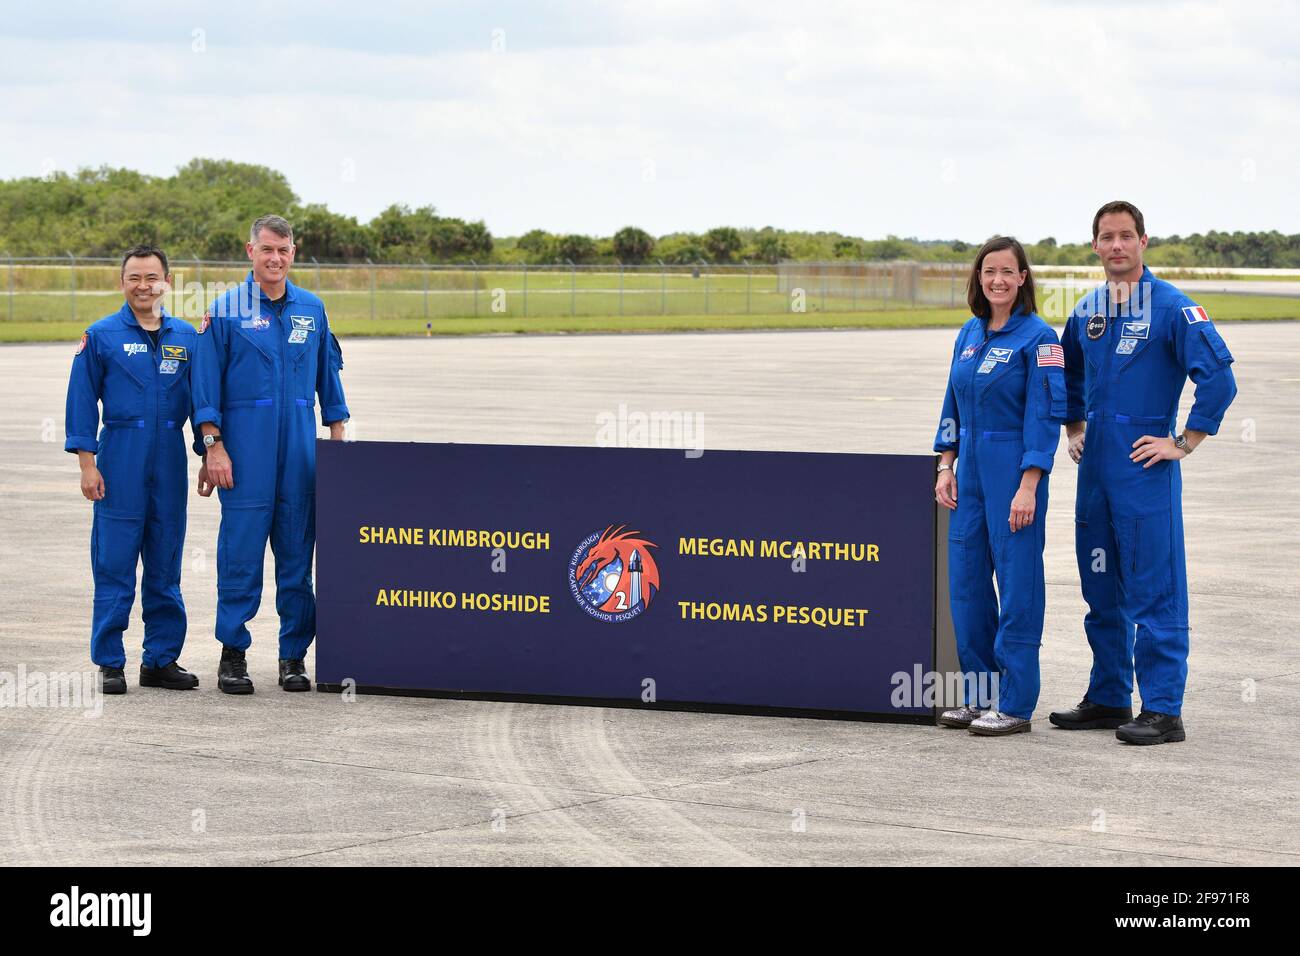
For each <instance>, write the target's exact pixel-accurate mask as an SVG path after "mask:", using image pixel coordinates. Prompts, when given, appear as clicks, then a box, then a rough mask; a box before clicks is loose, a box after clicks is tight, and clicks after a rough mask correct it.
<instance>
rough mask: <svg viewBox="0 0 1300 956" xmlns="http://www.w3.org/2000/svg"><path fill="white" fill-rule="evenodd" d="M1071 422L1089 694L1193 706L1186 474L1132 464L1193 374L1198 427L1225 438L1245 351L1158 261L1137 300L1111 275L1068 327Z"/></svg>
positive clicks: (1106, 699)
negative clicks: (1076, 435) (1078, 433)
mask: <svg viewBox="0 0 1300 956" xmlns="http://www.w3.org/2000/svg"><path fill="white" fill-rule="evenodd" d="M1063 345H1064V348H1065V363H1066V384H1067V388H1068V398H1069V408H1068V410H1067V418H1066V420H1067V421H1070V422H1077V421H1084V420H1085V419H1086V420H1087V423H1088V424H1087V432H1086V435H1085V440H1084V449H1083V457H1082V459H1081V460H1080V462H1079V490H1078V497H1077V499H1076V502H1075V551H1076V556H1077V558H1078V562H1079V579H1080V582H1081V585H1082V588H1083V597H1084V600H1085V601H1086V602H1087V603H1088V608H1089V611H1088V614H1087V615H1086V616H1085V617H1084V620H1083V626H1084V630H1085V631H1086V632H1087V635H1088V643H1089V644H1091V645H1092V659H1093V665H1092V676H1091V680H1090V682H1089V684H1088V694H1087V698H1088V700H1089V701H1091V702H1092V703H1094V704H1101V705H1103V706H1106V707H1129V706H1131V705H1132V700H1133V672H1134V667H1135V665H1136V670H1137V679H1138V689H1139V692H1140V693H1141V695H1142V708H1143V709H1144V710H1150V711H1155V712H1156V713H1160V714H1172V715H1180V714H1181V713H1182V706H1183V690H1184V687H1185V685H1186V683H1187V561H1186V557H1185V554H1184V546H1183V507H1182V477H1181V469H1180V468H1179V464H1178V462H1176V461H1161V462H1158V463H1156V464H1154V465H1152V466H1151V467H1150V468H1143V467H1142V466H1143V464H1144V463H1145V462H1133V461H1131V460H1130V459H1129V455H1131V454H1132V453H1133V443H1134V442H1135V441H1137V440H1138V439H1139V438H1141V437H1142V436H1143V435H1154V436H1156V437H1167V436H1168V435H1170V434H1171V433H1172V431H1173V428H1174V426H1175V424H1176V422H1175V418H1176V417H1177V415H1178V400H1179V397H1180V396H1181V395H1182V391H1183V386H1184V384H1185V383H1186V381H1187V379H1188V378H1189V377H1190V378H1191V380H1192V381H1193V382H1194V383H1196V401H1195V403H1194V404H1193V406H1192V410H1191V413H1190V414H1189V415H1188V417H1187V425H1186V427H1187V428H1191V429H1195V430H1197V431H1203V432H1207V433H1209V434H1211V435H1213V434H1214V433H1215V432H1217V431H1218V430H1219V423H1220V422H1222V421H1223V415H1224V413H1225V412H1226V411H1227V410H1228V406H1229V405H1230V404H1232V399H1233V398H1234V397H1235V396H1236V394H1237V384H1236V380H1235V378H1234V377H1233V374H1232V369H1231V367H1230V366H1231V365H1232V353H1230V352H1229V351H1228V347H1227V346H1226V345H1225V344H1224V343H1223V339H1222V338H1220V337H1219V333H1218V332H1217V331H1216V330H1215V328H1214V323H1213V322H1212V321H1210V319H1209V317H1208V316H1207V315H1206V313H1205V311H1204V310H1203V309H1201V308H1200V307H1199V306H1197V305H1196V303H1195V302H1193V301H1192V300H1191V299H1189V298H1188V297H1187V296H1186V295H1184V294H1183V293H1182V292H1180V291H1179V290H1178V289H1176V288H1175V287H1174V286H1172V285H1170V284H1169V283H1168V282H1164V281H1162V280H1160V279H1157V278H1156V277H1155V276H1153V275H1152V274H1151V270H1150V269H1146V268H1144V269H1143V270H1142V278H1141V279H1140V280H1139V282H1138V283H1137V284H1136V285H1135V286H1134V289H1133V293H1132V296H1131V297H1130V299H1129V301H1128V302H1126V303H1114V302H1112V301H1111V298H1110V292H1109V286H1108V285H1105V284H1103V285H1102V286H1100V287H1098V288H1097V289H1095V290H1093V291H1092V292H1090V293H1089V294H1088V295H1086V296H1085V297H1084V298H1083V299H1082V300H1080V302H1079V304H1078V305H1077V306H1075V309H1074V312H1073V313H1072V314H1071V315H1070V318H1069V321H1067V322H1066V325H1065V335H1064V341H1063Z"/></svg>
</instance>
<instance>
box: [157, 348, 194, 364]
mask: <svg viewBox="0 0 1300 956" xmlns="http://www.w3.org/2000/svg"><path fill="white" fill-rule="evenodd" d="M162 353H163V358H169V359H175V360H176V361H178V362H188V361H189V360H190V350H189V349H187V348H186V347H185V346H183V345H164V346H163V347H162Z"/></svg>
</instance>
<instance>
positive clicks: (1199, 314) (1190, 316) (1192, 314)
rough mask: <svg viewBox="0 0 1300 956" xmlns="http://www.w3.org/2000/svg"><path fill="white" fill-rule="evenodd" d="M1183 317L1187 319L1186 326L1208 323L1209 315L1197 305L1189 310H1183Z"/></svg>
mask: <svg viewBox="0 0 1300 956" xmlns="http://www.w3.org/2000/svg"><path fill="white" fill-rule="evenodd" d="M1183 317H1184V318H1186V319H1187V324H1188V325H1195V324H1196V323H1197V322H1208V321H1210V317H1209V315H1207V314H1206V312H1205V310H1204V309H1203V308H1201V307H1200V306H1199V305H1193V306H1191V307H1190V308H1186V309H1183Z"/></svg>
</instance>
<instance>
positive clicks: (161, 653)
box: [63, 246, 199, 694]
mask: <svg viewBox="0 0 1300 956" xmlns="http://www.w3.org/2000/svg"><path fill="white" fill-rule="evenodd" d="M170 281H171V275H170V274H169V272H168V269H167V256H166V254H165V253H163V251H162V250H161V249H158V248H155V247H154V246H135V247H133V248H131V249H129V250H127V252H126V254H125V255H124V256H123V257H122V272H121V287H122V292H123V294H124V295H125V297H126V302H125V303H124V304H123V305H122V308H121V309H119V310H118V311H117V312H115V313H114V314H112V315H110V316H106V317H105V318H102V319H100V320H99V321H98V322H96V323H95V324H94V325H92V326H91V327H90V328H88V329H86V332H85V334H84V335H83V336H82V337H81V344H80V345H78V346H77V352H76V356H75V357H74V358H73V360H72V375H71V377H70V378H69V380H68V403H67V415H66V432H67V441H66V442H65V443H64V446H63V447H64V449H65V450H66V451H69V452H74V453H75V454H76V455H77V457H78V459H79V460H80V465H81V493H82V495H83V496H85V498H86V499H87V500H89V501H93V502H94V506H95V516H94V523H93V525H92V530H91V532H90V567H91V570H92V572H93V573H94V580H95V603H94V612H93V615H92V620H91V633H90V659H91V661H93V662H94V663H95V664H97V665H99V669H100V672H101V673H102V675H103V677H102V680H103V691H104V693H105V694H125V693H126V676H125V673H124V671H123V668H125V666H126V653H125V651H124V650H123V647H122V632H123V631H125V630H126V627H127V624H128V623H129V621H130V617H131V605H132V604H134V603H135V569H136V566H137V565H138V564H139V563H140V560H141V558H143V559H144V576H143V578H142V579H141V583H140V591H141V600H140V603H141V609H142V611H143V617H144V653H143V654H142V656H141V661H140V686H141V687H165V688H168V689H172V690H186V689H189V688H192V687H197V686H199V679H198V677H196V676H195V675H193V674H191V673H189V672H188V671H186V670H185V669H184V668H183V667H181V666H180V663H179V662H178V658H179V657H180V655H181V648H182V646H183V645H184V644H185V602H184V601H183V600H182V598H181V559H182V557H183V546H184V543H185V492H186V485H187V484H188V479H187V475H186V468H187V464H186V455H185V435H184V432H183V431H182V426H183V425H184V424H185V420H186V419H187V418H189V417H190V411H191V406H190V369H191V367H192V366H193V364H194V346H195V343H196V342H197V340H198V336H197V335H196V334H195V332H194V326H192V325H190V324H189V323H188V322H183V321H181V320H180V319H177V318H174V317H173V316H170V315H168V314H166V312H164V311H163V309H162V296H163V294H164V293H165V292H166V291H167V286H168V284H169V283H170ZM101 402H102V403H103V406H104V416H103V426H104V427H103V429H102V430H101V429H100V427H99V425H100V415H99V405H100V403H101ZM96 433H98V437H96ZM198 447H199V446H198V443H197V441H196V442H195V450H196V452H197V451H198Z"/></svg>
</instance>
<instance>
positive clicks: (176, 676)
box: [140, 661, 199, 690]
mask: <svg viewBox="0 0 1300 956" xmlns="http://www.w3.org/2000/svg"><path fill="white" fill-rule="evenodd" d="M140 686H141V687H165V688H167V689H168V690H192V689H193V688H195V687H198V686H199V678H198V675H196V674H191V673H190V672H189V671H187V670H186V669H185V668H183V667H181V665H180V664H179V663H177V662H176V661H172V662H171V663H170V664H168V665H167V666H166V667H145V666H144V665H143V664H141V665H140Z"/></svg>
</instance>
